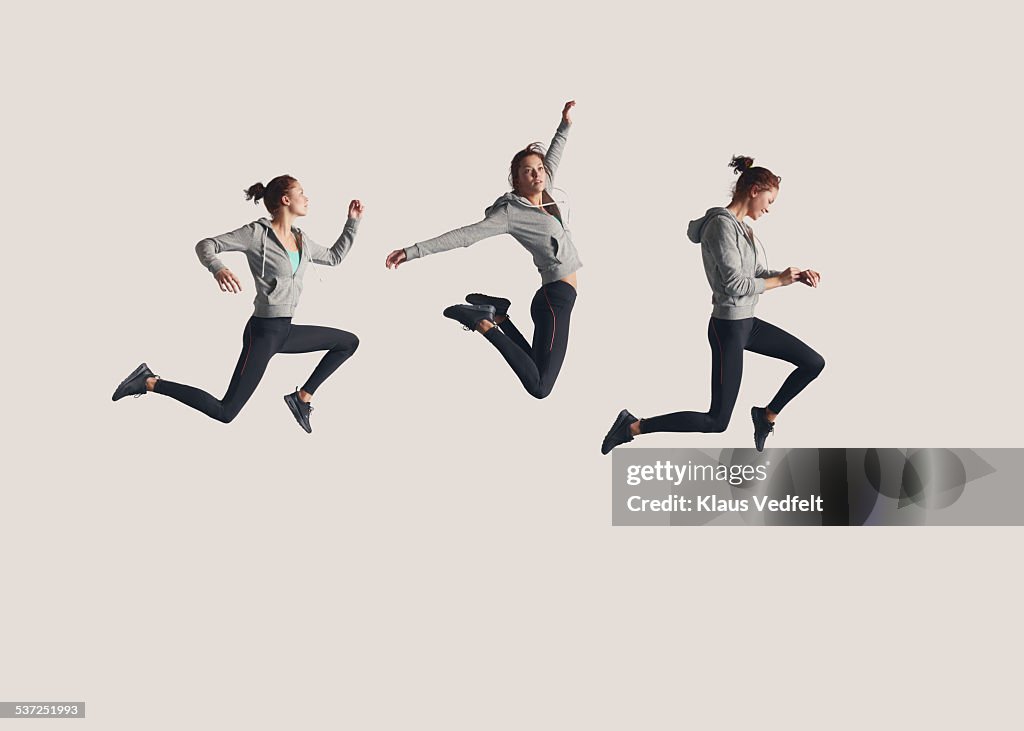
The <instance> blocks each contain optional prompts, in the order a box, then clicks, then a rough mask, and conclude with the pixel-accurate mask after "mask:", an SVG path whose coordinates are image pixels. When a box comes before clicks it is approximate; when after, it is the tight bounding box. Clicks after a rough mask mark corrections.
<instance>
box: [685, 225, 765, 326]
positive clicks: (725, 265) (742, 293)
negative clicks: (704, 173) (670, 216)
mask: <svg viewBox="0 0 1024 731" xmlns="http://www.w3.org/2000/svg"><path fill="white" fill-rule="evenodd" d="M686 235H687V236H688V237H689V238H690V241H692V242H693V243H695V244H700V253H701V256H702V257H703V259H704V273H705V274H707V277H708V284H710V285H711V303H712V304H713V305H714V308H713V309H712V311H711V316H712V317H717V318H718V319H720V320H742V319H744V318H747V317H753V316H754V305H756V304H757V296H758V295H759V294H761V293H762V292H764V280H765V278H767V277H774V276H777V275H778V274H779V272H778V271H776V270H774V269H766V268H765V266H764V265H763V264H762V263H761V262H760V261H758V258H757V247H756V246H755V245H754V238H753V232H751V231H749V229H747V227H746V225H745V224H742V223H740V222H739V221H738V220H737V219H736V217H735V216H734V215H732V213H731V212H730V211H729V209H727V208H709V209H708V212H707V213H705V214H704V215H703V216H701V217H700V218H698V219H697V220H695V221H690V225H689V227H688V228H687V229H686ZM765 263H767V262H765Z"/></svg>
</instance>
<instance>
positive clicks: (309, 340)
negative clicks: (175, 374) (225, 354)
mask: <svg viewBox="0 0 1024 731" xmlns="http://www.w3.org/2000/svg"><path fill="white" fill-rule="evenodd" d="M358 346H359V338H357V337H356V336H355V335H353V334H352V333H350V332H345V331H344V330H336V329H334V328H333V327H319V326H317V325H292V318H290V317H255V316H253V317H250V318H249V322H247V323H246V324H245V330H244V331H243V332H242V352H241V354H240V355H239V356H238V363H237V364H236V365H235V372H234V373H232V374H231V383H229V384H228V390H227V392H226V393H225V394H224V398H223V399H221V400H219V401H218V400H217V399H215V398H214V397H213V396H211V395H210V394H208V393H207V392H206V391H203V390H201V389H198V388H194V387H192V386H185V385H182V384H180V383H174V382H172V381H165V380H163V379H160V380H158V381H157V382H156V385H155V386H154V387H153V391H154V393H162V394H163V395H165V396H170V397H171V398H172V399H176V400H178V401H180V402H181V403H183V404H186V405H187V406H191V407H192V408H193V409H197V410H199V411H202V412H203V413H204V414H206V415H207V416H209V417H210V418H211V419H216V420H217V421H223V422H224V423H225V424H227V423H228V422H230V421H231V420H232V419H234V418H235V417H236V416H238V412H240V411H241V410H242V407H243V406H245V402H246V401H248V400H249V397H250V396H252V394H253V392H254V391H255V390H256V386H258V385H259V382H260V380H261V379H262V378H263V374H264V373H265V372H266V370H267V364H268V363H270V359H271V358H272V357H274V356H275V355H276V354H277V353H310V352H313V351H316V350H326V351H327V354H326V355H324V357H323V358H321V359H320V363H319V364H318V365H317V367H316V368H315V369H314V370H313V373H312V375H310V377H309V380H307V381H306V383H305V385H303V386H302V390H304V391H305V392H306V393H309V394H312V393H315V392H316V389H317V387H318V386H319V385H320V384H321V383H323V382H324V381H325V380H326V379H327V377H328V376H330V375H331V374H332V373H334V371H335V370H337V368H338V366H340V365H341V364H342V363H344V362H345V361H346V360H348V358H349V357H350V356H351V355H352V354H353V353H354V352H356V348H357V347H358Z"/></svg>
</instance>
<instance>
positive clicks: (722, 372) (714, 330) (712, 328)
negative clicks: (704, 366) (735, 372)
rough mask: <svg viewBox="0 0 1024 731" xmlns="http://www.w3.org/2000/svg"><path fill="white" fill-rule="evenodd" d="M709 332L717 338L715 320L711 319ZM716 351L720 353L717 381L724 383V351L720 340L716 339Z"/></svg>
mask: <svg viewBox="0 0 1024 731" xmlns="http://www.w3.org/2000/svg"><path fill="white" fill-rule="evenodd" d="M711 332H713V333H714V334H715V340H718V330H716V329H715V320H714V318H712V319H711ZM718 352H719V353H720V354H721V356H720V360H721V361H722V363H721V373H719V374H718V382H719V383H725V353H724V352H722V341H721V340H718Z"/></svg>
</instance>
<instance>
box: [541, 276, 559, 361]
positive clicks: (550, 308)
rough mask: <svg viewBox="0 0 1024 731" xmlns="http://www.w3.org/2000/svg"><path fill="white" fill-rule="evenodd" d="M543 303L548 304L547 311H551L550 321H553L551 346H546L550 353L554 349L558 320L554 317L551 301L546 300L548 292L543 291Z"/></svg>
mask: <svg viewBox="0 0 1024 731" xmlns="http://www.w3.org/2000/svg"><path fill="white" fill-rule="evenodd" d="M544 301H545V302H547V303H548V309H549V310H551V319H552V321H554V326H553V327H552V328H551V345H549V346H548V352H549V353H550V352H551V351H552V350H554V349H555V333H556V332H558V318H557V317H555V308H554V307H552V306H551V300H549V299H548V291H547V290H546V289H545V290H544Z"/></svg>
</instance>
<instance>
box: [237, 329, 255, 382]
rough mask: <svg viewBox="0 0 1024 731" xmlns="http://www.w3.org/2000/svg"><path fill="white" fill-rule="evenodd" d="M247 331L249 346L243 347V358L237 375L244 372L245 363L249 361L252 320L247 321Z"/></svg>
mask: <svg viewBox="0 0 1024 731" xmlns="http://www.w3.org/2000/svg"><path fill="white" fill-rule="evenodd" d="M246 330H248V331H249V347H248V348H246V349H245V360H243V361H242V370H241V371H239V373H238V375H242V374H243V373H245V364H246V363H248V362H249V353H250V352H252V321H251V320H250V321H249V327H247V328H246Z"/></svg>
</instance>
